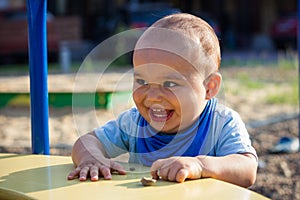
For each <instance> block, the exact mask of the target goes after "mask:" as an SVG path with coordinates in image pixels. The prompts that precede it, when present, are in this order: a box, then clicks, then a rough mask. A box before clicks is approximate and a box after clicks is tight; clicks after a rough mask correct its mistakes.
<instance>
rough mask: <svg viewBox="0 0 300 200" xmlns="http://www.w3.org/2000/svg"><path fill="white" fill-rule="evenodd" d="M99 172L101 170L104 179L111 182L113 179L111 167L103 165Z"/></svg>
mask: <svg viewBox="0 0 300 200" xmlns="http://www.w3.org/2000/svg"><path fill="white" fill-rule="evenodd" d="M99 170H100V172H101V174H102V176H103V177H104V179H105V180H110V179H111V178H112V177H111V172H110V168H109V167H106V166H104V165H102V166H101V167H100V169H99Z"/></svg>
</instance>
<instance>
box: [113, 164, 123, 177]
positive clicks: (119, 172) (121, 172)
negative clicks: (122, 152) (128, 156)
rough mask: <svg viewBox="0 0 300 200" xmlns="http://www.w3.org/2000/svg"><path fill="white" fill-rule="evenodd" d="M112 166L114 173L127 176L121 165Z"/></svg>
mask: <svg viewBox="0 0 300 200" xmlns="http://www.w3.org/2000/svg"><path fill="white" fill-rule="evenodd" d="M111 165H112V167H111V168H112V170H113V171H116V172H118V174H120V175H125V174H126V170H125V169H124V168H123V166H122V165H120V164H119V163H116V162H112V163H111Z"/></svg>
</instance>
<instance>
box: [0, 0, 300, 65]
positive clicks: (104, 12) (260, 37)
mask: <svg viewBox="0 0 300 200" xmlns="http://www.w3.org/2000/svg"><path fill="white" fill-rule="evenodd" d="M175 12H188V13H193V14H195V15H197V16H200V17H202V18H204V19H205V20H207V21H208V22H209V23H210V24H211V26H212V27H213V28H214V30H215V31H216V33H217V35H218V37H219V39H220V43H221V47H222V51H223V53H227V52H234V51H235V52H236V51H241V50H245V51H249V50H253V51H256V52H257V51H259V52H262V51H264V52H266V51H268V52H274V51H277V50H285V49H294V50H295V49H296V37H297V0H286V1H281V0H186V1H179V0H164V1H161V0H160V1H157V0H152V1H151V0H148V1H147V0H85V1H81V0H49V1H48V17H47V20H48V22H47V23H48V49H49V61H50V62H57V61H58V59H59V51H60V50H61V49H62V48H63V46H67V47H68V48H69V50H70V51H71V52H72V59H73V60H79V61H80V60H82V58H84V56H85V55H86V53H87V52H89V50H91V49H92V48H93V47H94V46H95V45H97V44H99V43H100V42H101V41H103V40H105V39H106V38H108V37H109V36H111V35H113V34H116V33H118V32H120V31H123V30H127V29H129V28H138V27H147V26H149V25H151V24H152V23H153V22H154V21H155V20H157V19H159V18H161V17H163V16H165V15H167V14H171V13H175ZM26 20H27V15H26V0H0V22H1V23H0V64H2V65H3V64H12V63H16V62H17V63H26V62H27V61H28V60H27V57H28V56H27V22H26Z"/></svg>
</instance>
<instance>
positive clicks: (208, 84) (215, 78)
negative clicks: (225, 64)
mask: <svg viewBox="0 0 300 200" xmlns="http://www.w3.org/2000/svg"><path fill="white" fill-rule="evenodd" d="M221 82H222V76H221V74H220V73H219V72H214V73H212V74H211V75H209V77H207V78H206V79H205V81H204V86H205V88H206V99H207V100H210V99H211V98H213V97H215V96H216V95H217V94H218V92H219V89H220V86H221Z"/></svg>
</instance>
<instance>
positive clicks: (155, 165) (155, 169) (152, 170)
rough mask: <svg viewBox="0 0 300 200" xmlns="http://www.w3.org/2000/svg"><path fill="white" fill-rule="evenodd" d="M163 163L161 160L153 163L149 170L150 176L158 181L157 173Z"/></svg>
mask: <svg viewBox="0 0 300 200" xmlns="http://www.w3.org/2000/svg"><path fill="white" fill-rule="evenodd" d="M163 163H164V162H163V161H162V160H161V159H160V160H157V161H155V162H153V164H152V166H151V168H150V173H151V176H152V177H153V178H154V179H159V174H158V171H159V170H160V168H161V166H162V165H163Z"/></svg>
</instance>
